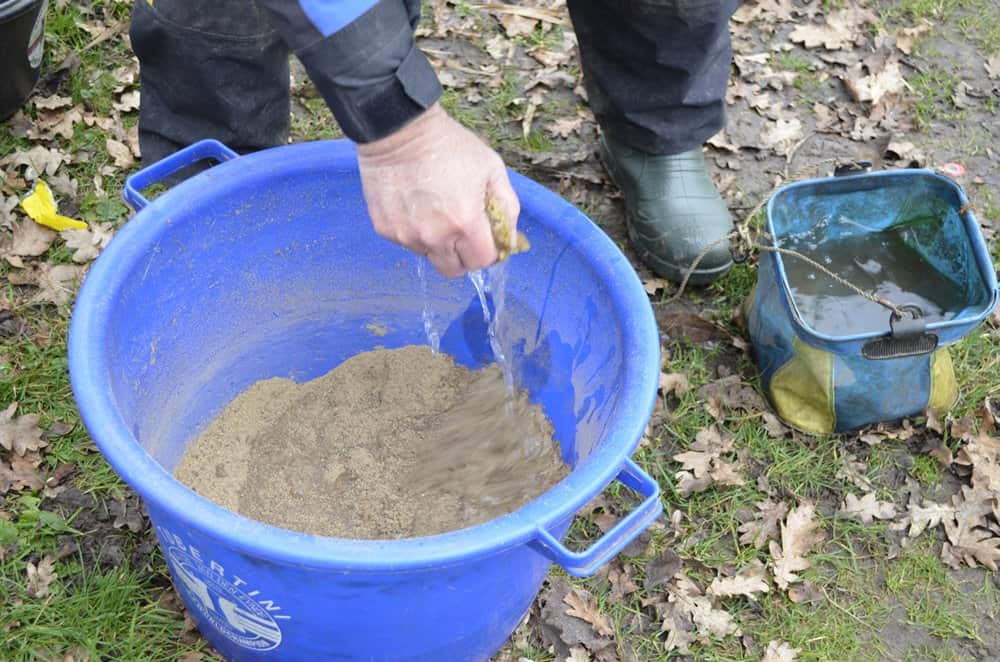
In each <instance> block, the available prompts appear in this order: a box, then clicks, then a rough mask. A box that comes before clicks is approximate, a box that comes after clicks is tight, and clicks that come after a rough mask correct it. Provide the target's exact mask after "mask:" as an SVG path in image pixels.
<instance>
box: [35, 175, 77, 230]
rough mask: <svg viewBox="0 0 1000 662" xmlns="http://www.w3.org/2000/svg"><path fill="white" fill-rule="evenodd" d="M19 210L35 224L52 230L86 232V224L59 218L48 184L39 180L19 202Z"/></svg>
mask: <svg viewBox="0 0 1000 662" xmlns="http://www.w3.org/2000/svg"><path fill="white" fill-rule="evenodd" d="M21 208H22V209H24V211H25V213H27V214H28V216H30V217H31V219H32V220H33V221H35V223H38V224H39V225H44V226H45V227H47V228H52V229H53V230H86V229H87V224H86V223H84V222H83V221H78V220H76V219H75V218H70V217H68V216H61V215H60V214H59V210H58V208H57V207H56V200H55V198H54V197H53V196H52V191H50V190H49V186H48V184H46V183H45V182H44V181H42V180H41V179H39V180H38V182H37V183H36V184H35V188H34V189H32V191H31V193H30V194H29V195H28V197H26V198H25V199H24V200H21Z"/></svg>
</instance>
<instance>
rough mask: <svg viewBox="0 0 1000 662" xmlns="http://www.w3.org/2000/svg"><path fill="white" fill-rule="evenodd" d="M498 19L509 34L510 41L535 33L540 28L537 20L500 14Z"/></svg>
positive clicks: (510, 14) (511, 14)
mask: <svg viewBox="0 0 1000 662" xmlns="http://www.w3.org/2000/svg"><path fill="white" fill-rule="evenodd" d="M496 18H497V20H498V21H500V25H502V26H503V29H504V32H505V33H507V37H509V38H510V39H513V38H514V37H520V36H528V35H530V34H532V33H533V32H534V31H535V28H536V27H538V20H537V19H534V18H528V17H526V16H520V15H518V14H513V13H499V14H498V15H497V17H496Z"/></svg>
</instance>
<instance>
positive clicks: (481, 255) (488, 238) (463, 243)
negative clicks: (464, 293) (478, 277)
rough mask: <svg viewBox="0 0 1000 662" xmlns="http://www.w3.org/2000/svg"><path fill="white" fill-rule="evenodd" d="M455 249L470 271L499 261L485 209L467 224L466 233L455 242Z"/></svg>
mask: <svg viewBox="0 0 1000 662" xmlns="http://www.w3.org/2000/svg"><path fill="white" fill-rule="evenodd" d="M455 249H456V251H457V253H458V255H459V257H460V258H461V260H462V264H463V265H465V268H466V269H468V270H470V271H473V270H476V269H485V268H486V267H488V266H490V265H491V264H494V263H495V262H496V261H497V258H498V257H499V256H498V255H497V247H496V244H495V243H494V242H493V232H492V231H491V230H490V221H489V219H488V218H486V212H485V211H482V212H480V213H479V214H478V215H477V216H476V218H474V219H473V220H472V221H470V222H469V223H467V224H466V226H465V233H464V234H463V235H462V236H461V237H459V239H458V241H456V242H455Z"/></svg>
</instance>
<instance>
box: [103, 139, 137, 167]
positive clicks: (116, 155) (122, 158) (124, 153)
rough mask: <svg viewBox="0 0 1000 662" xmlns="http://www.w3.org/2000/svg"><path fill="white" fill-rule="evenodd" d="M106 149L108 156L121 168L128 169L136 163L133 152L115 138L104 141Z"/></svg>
mask: <svg viewBox="0 0 1000 662" xmlns="http://www.w3.org/2000/svg"><path fill="white" fill-rule="evenodd" d="M104 147H105V149H107V150H108V154H109V155H110V156H111V158H112V159H113V160H114V163H115V165H116V166H118V167H119V168H128V167H130V166H132V165H133V164H134V163H135V157H133V156H132V150H131V149H129V146H128V145H126V144H125V143H123V142H122V141H120V140H115V139H114V138H106V139H105V140H104Z"/></svg>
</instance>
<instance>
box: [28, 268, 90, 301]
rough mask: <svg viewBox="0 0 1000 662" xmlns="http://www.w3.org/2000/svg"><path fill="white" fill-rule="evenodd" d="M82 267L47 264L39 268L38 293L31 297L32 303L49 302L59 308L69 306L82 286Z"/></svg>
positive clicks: (36, 277) (37, 276) (36, 282)
mask: <svg viewBox="0 0 1000 662" xmlns="http://www.w3.org/2000/svg"><path fill="white" fill-rule="evenodd" d="M82 272H83V270H82V268H81V267H77V266H73V265H70V264H57V265H55V266H52V265H51V264H49V263H47V262H45V263H42V264H40V265H39V266H38V272H37V274H36V276H35V285H36V286H37V287H38V292H36V293H35V295H34V296H33V297H31V299H30V301H31V302H32V303H42V302H49V303H54V304H56V305H58V306H61V305H63V304H67V303H69V302H70V300H71V299H72V298H73V295H74V294H75V293H76V290H77V287H79V285H80V277H81V274H82Z"/></svg>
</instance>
